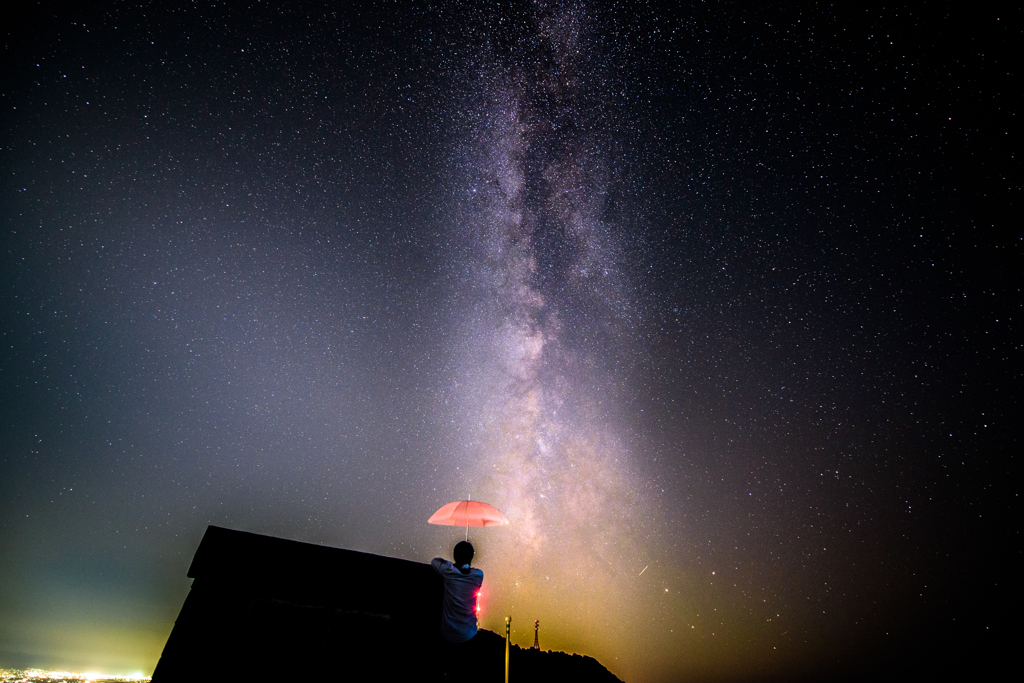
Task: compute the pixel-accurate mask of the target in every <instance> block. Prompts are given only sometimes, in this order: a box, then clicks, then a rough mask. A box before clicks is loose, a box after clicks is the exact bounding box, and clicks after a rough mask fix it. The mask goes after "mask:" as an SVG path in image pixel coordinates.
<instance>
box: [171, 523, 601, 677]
mask: <svg viewBox="0 0 1024 683" xmlns="http://www.w3.org/2000/svg"><path fill="white" fill-rule="evenodd" d="M188 575H189V576H190V577H191V578H192V579H193V583H192V589H191V591H190V592H189V595H188V597H187V598H186V599H185V604H184V605H183V606H182V608H181V612H180V613H179V615H178V619H177V620H176V621H175V625H174V629H173V631H172V632H171V635H170V637H169V638H168V640H167V644H166V645H165V646H164V651H163V654H162V656H161V658H160V661H159V663H158V664H157V667H156V670H155V671H154V672H153V683H175V682H178V681H182V682H184V681H189V682H190V683H191V682H200V681H211V682H213V681H217V682H218V683H220V682H222V681H224V680H244V681H281V680H305V679H306V678H307V677H310V680H319V679H328V680H339V679H340V680H348V679H354V680H362V679H365V680H384V681H393V680H420V681H423V680H426V681H444V680H456V679H459V680H473V681H478V682H481V683H490V682H492V681H493V682H495V683H498V682H500V681H504V677H505V641H504V639H503V638H502V637H501V636H499V635H497V634H495V633H492V632H490V631H480V632H479V633H478V634H477V636H476V637H475V638H474V639H473V640H472V641H470V643H467V644H464V645H458V646H452V645H450V644H448V643H445V642H444V641H443V640H442V639H441V637H440V633H439V629H438V620H439V615H440V609H441V596H442V583H441V578H440V577H439V576H438V575H437V574H436V573H435V572H434V570H433V569H431V567H430V566H429V565H426V564H421V563H418V562H409V561H407V560H396V559H394V558H388V557H380V556H378V555H369V554H366V553H358V552H354V551H351V550H343V549H338V548H327V547H323V546H317V545H311V544H308V543H298V542H296V541H288V540H284V539H279V538H271V537H268V536H259V535H257V534H249V533H245V532H240V531H232V530H229V529H221V528H219V527H213V526H211V527H210V528H209V529H207V532H206V535H205V536H204V537H203V541H202V543H200V545H199V549H198V550H197V551H196V555H195V558H194V559H193V561H192V566H191V567H190V568H189V572H188ZM509 659H510V662H509V670H510V671H509V673H510V678H512V677H513V676H514V678H515V680H530V681H532V682H534V683H537V682H541V683H542V682H544V681H552V682H553V681H566V680H572V681H595V682H603V681H607V682H608V683H613V682H615V681H618V680H619V679H618V678H616V677H615V676H613V675H612V674H611V673H610V672H609V671H608V670H607V669H605V668H604V667H603V666H602V665H601V664H600V663H599V662H598V661H597V660H595V659H593V658H591V657H583V656H580V655H568V654H565V653H563V652H550V651H546V652H545V651H540V650H529V649H522V648H519V647H516V646H513V647H512V648H511V650H510V657H509ZM313 677H315V678H313Z"/></svg>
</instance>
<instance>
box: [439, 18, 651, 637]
mask: <svg viewBox="0 0 1024 683" xmlns="http://www.w3.org/2000/svg"><path fill="white" fill-rule="evenodd" d="M584 30H585V28H584V27H583V26H581V21H580V19H579V18H578V17H577V16H576V15H573V14H567V15H562V16H554V17H550V18H548V19H547V20H546V21H545V22H544V23H543V24H542V25H541V26H540V27H539V29H538V35H537V36H534V39H535V40H537V42H538V43H539V45H537V46H535V47H534V48H533V49H532V51H531V54H530V57H532V58H533V61H534V62H535V64H534V65H533V67H532V68H530V67H527V68H521V67H520V68H512V69H504V70H503V69H502V68H501V67H503V66H507V65H505V64H501V63H498V64H493V65H488V67H489V68H488V70H487V71H486V72H485V73H484V74H483V75H482V76H481V77H480V84H479V86H478V87H479V88H480V89H481V90H482V96H480V97H478V99H479V101H481V102H482V104H481V105H480V106H479V109H478V111H477V112H476V115H477V119H478V121H477V123H476V125H475V127H474V129H473V136H472V137H471V139H470V141H469V142H468V144H466V145H465V147H464V150H465V156H466V159H465V162H464V168H463V169H461V170H462V172H463V173H462V175H461V177H460V180H463V183H462V185H461V186H460V188H459V190H460V192H461V196H460V197H458V199H457V200H456V206H457V213H456V219H455V221H454V225H453V234H452V236H451V239H452V240H453V241H456V242H462V243H463V244H464V246H465V248H466V252H467V254H468V257H467V259H466V261H465V262H461V261H460V263H459V264H458V265H459V266H460V267H462V268H465V269H466V273H467V274H466V277H465V283H466V285H467V287H468V290H469V294H467V295H466V297H465V300H464V302H463V305H464V306H465V310H466V313H467V316H466V319H465V321H464V322H463V335H464V339H463V340H462V341H461V342H460V343H459V348H460V353H461V354H462V356H461V363H460V365H461V369H462V374H461V375H460V377H459V381H460V383H461V386H460V389H459V391H458V392H457V395H458V396H459V401H460V405H461V407H460V410H459V411H458V413H457V416H458V424H460V425H461V428H460V433H461V435H462V437H463V442H462V443H461V444H460V447H459V448H458V451H457V452H458V454H459V458H460V462H462V463H463V464H462V468H463V470H464V471H465V472H466V476H467V480H466V482H467V483H466V486H469V485H470V483H472V486H473V493H474V494H477V495H480V496H482V497H483V498H485V499H487V500H492V501H494V502H496V503H498V504H500V505H501V506H502V509H503V510H504V511H505V513H506V515H508V516H509V518H510V519H511V520H513V524H512V525H511V527H510V528H509V529H508V530H497V531H495V532H491V533H488V534H483V533H481V534H479V543H480V544H481V545H482V547H483V548H486V549H487V550H486V557H487V559H488V560H489V562H490V563H491V566H493V567H494V569H493V571H494V572H495V574H501V575H503V578H502V579H501V580H500V583H499V587H498V588H497V589H496V591H495V594H494V596H493V597H494V600H495V606H496V607H498V606H500V607H502V608H505V609H506V610H515V611H518V612H524V613H525V614H526V615H531V616H529V617H528V620H532V619H533V618H535V617H537V618H540V619H541V620H542V621H543V622H544V623H545V624H547V625H549V626H551V627H554V628H553V629H552V631H553V632H554V633H558V634H559V635H556V636H555V638H554V639H553V640H554V642H555V643H556V644H557V643H558V642H561V641H563V639H565V640H568V641H569V642H574V641H575V642H582V640H580V639H581V638H583V636H585V635H586V634H587V632H588V631H592V630H593V629H591V628H590V625H591V624H593V623H602V624H606V625H608V624H611V623H613V622H615V621H617V620H618V621H628V619H626V618H624V617H625V615H628V614H629V611H630V610H629V609H628V605H629V604H631V603H632V602H634V601H635V596H634V595H633V589H632V586H631V583H630V580H629V578H630V577H631V576H633V575H635V574H636V573H637V572H638V571H639V569H638V568H636V567H635V566H634V565H635V563H636V562H637V559H638V554H639V553H638V548H639V544H638V542H637V539H638V538H640V537H646V535H647V533H649V528H650V519H651V507H650V504H649V503H648V502H647V501H646V500H645V499H644V497H643V488H644V486H645V484H644V483H643V482H642V480H640V479H638V478H637V476H636V474H635V472H634V471H633V469H632V467H631V454H630V452H629V449H628V447H627V446H625V445H624V443H623V440H622V438H621V435H620V434H619V433H617V432H616V429H615V427H614V423H613V422H612V421H611V420H610V418H612V417H614V416H616V415H617V411H616V398H617V392H616V390H615V388H614V384H615V382H616V373H617V372H621V369H622V368H623V367H624V366H626V365H629V364H631V363H632V360H631V358H630V357H628V354H633V353H635V352H634V351H633V347H635V342H634V343H633V344H632V345H631V344H630V342H631V341H633V340H632V339H631V334H632V330H631V329H630V325H631V323H632V318H633V317H634V316H635V315H636V311H635V307H636V304H635V303H633V302H631V301H629V300H628V297H627V295H626V292H628V291H629V290H630V287H629V283H628V282H626V281H625V280H626V276H625V275H624V274H623V273H622V270H621V267H620V266H621V264H620V263H619V262H618V259H619V258H620V254H621V251H622V249H621V247H620V246H619V243H620V242H621V241H622V240H623V237H622V236H621V235H620V233H621V232H622V231H623V230H624V227H623V226H621V225H617V224H616V223H615V221H614V218H610V217H609V216H608V213H609V211H608V209H607V203H608V200H609V188H608V184H609V182H610V181H609V176H610V172H609V169H608V159H607V152H606V153H602V152H601V151H600V147H601V144H602V142H604V139H605V138H607V137H608V136H609V131H607V130H595V127H596V126H597V125H599V124H598V123H597V122H598V121H599V120H600V119H602V118H604V117H602V114H605V113H606V112H605V111H604V107H605V106H606V105H604V103H602V101H601V100H600V98H599V97H597V96H596V93H593V92H591V90H592V89H593V88H594V87H595V83H593V82H592V81H593V80H594V79H592V78H591V79H587V78H584V77H583V76H581V75H580V73H579V71H580V66H581V64H580V63H581V62H582V61H584V60H585V59H586V58H587V56H588V55H587V50H588V48H589V45H587V44H586V37H585V36H583V35H581V32H583V31H584ZM522 49H523V51H530V50H529V48H526V47H523V48H522ZM530 57H527V58H526V59H525V60H523V61H526V62H530V61H531V59H530ZM606 125H607V124H606ZM568 595H572V596H573V599H572V600H571V601H570V600H567V596H568ZM570 605H571V607H570ZM610 632H611V633H615V632H618V630H617V629H614V628H613V629H611V631H610ZM620 635H621V632H620ZM584 640H585V638H584Z"/></svg>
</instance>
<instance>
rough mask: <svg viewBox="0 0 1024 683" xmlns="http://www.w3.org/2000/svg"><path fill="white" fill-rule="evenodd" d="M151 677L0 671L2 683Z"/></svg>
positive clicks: (93, 681)
mask: <svg viewBox="0 0 1024 683" xmlns="http://www.w3.org/2000/svg"><path fill="white" fill-rule="evenodd" d="M149 680H150V677H149V676H144V675H143V674H141V673H134V674H131V675H129V676H115V675H111V674H101V673H96V672H93V671H90V672H87V673H78V672H75V671H44V670H43V669H24V670H21V669H0V683H44V682H45V683H60V682H62V681H88V682H89V683H105V682H107V681H110V682H114V681H116V682H117V683H121V682H122V681H131V682H133V683H136V682H139V681H149Z"/></svg>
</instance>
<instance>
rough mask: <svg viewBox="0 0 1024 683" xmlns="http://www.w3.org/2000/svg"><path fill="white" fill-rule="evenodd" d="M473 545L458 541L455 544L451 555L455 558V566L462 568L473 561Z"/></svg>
mask: <svg viewBox="0 0 1024 683" xmlns="http://www.w3.org/2000/svg"><path fill="white" fill-rule="evenodd" d="M473 554H474V552H473V545H472V544H471V543H470V542H469V541H459V542H458V543H456V544H455V550H454V551H453V552H452V555H453V556H454V557H455V564H456V565H458V566H460V567H461V566H462V565H464V564H469V563H471V562H472V561H473Z"/></svg>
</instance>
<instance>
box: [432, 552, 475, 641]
mask: <svg viewBox="0 0 1024 683" xmlns="http://www.w3.org/2000/svg"><path fill="white" fill-rule="evenodd" d="M452 555H453V556H454V558H455V562H454V563H452V562H449V561H448V560H444V559H442V558H440V557H435V558H434V559H433V560H431V561H430V566H432V567H433V568H434V571H436V572H437V573H438V574H440V575H441V578H442V579H444V603H443V606H442V609H441V635H442V636H443V637H444V639H445V640H447V641H448V642H449V643H465V642H466V641H468V640H470V639H471V638H472V637H473V636H475V635H476V630H477V629H476V606H477V593H479V592H480V586H482V585H483V582H484V573H483V571H481V570H480V569H477V568H475V567H470V566H469V565H470V563H471V562H472V561H473V555H474V551H473V546H472V545H471V544H470V543H469V542H467V541H459V542H458V543H457V544H456V545H455V550H454V551H453V552H452Z"/></svg>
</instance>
